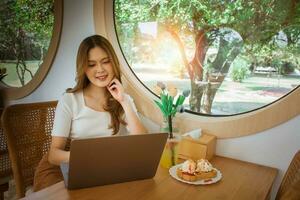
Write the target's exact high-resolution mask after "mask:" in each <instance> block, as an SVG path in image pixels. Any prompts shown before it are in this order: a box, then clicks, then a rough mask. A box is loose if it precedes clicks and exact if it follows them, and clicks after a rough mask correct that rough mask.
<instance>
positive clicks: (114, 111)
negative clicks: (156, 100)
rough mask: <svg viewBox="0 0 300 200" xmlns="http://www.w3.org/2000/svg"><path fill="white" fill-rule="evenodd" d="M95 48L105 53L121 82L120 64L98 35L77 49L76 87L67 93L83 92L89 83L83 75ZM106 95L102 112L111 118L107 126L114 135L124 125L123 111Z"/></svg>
mask: <svg viewBox="0 0 300 200" xmlns="http://www.w3.org/2000/svg"><path fill="white" fill-rule="evenodd" d="M95 47H100V48H101V49H103V50H104V51H105V52H106V53H107V55H108V57H109V59H110V60H111V62H112V67H113V72H114V76H115V78H116V79H118V80H119V81H120V82H121V70H120V64H119V61H118V58H117V56H116V53H115V51H114V49H113V47H112V45H111V44H110V42H109V41H108V40H107V39H105V38H104V37H102V36H100V35H93V36H90V37H87V38H85V39H84V40H83V41H82V42H81V44H80V46H79V48H78V52H77V60H76V85H75V87H74V88H69V89H67V92H69V93H75V92H77V91H80V90H83V89H84V88H86V87H87V86H88V85H89V83H90V81H89V79H88V78H87V76H86V75H85V69H86V67H87V66H88V53H89V51H90V50H91V49H93V48H95ZM107 94H108V95H107V98H106V106H105V107H104V110H105V111H107V112H109V114H110V116H111V124H110V125H109V128H112V129H113V135H115V134H117V133H118V132H119V130H120V123H121V124H126V123H125V122H124V121H123V120H122V116H123V115H124V110H123V108H122V106H121V104H120V103H119V102H118V101H117V100H115V99H114V98H113V97H112V95H111V94H110V92H109V91H107Z"/></svg>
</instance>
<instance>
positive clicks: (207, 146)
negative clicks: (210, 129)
mask: <svg viewBox="0 0 300 200" xmlns="http://www.w3.org/2000/svg"><path fill="white" fill-rule="evenodd" d="M216 142H217V138H216V136H213V135H209V134H202V136H201V137H200V138H199V139H193V138H192V137H190V136H184V137H182V140H181V141H180V143H179V147H178V158H179V159H184V160H186V159H193V160H198V159H201V158H204V159H207V160H210V159H211V158H212V157H213V156H214V155H215V150H216Z"/></svg>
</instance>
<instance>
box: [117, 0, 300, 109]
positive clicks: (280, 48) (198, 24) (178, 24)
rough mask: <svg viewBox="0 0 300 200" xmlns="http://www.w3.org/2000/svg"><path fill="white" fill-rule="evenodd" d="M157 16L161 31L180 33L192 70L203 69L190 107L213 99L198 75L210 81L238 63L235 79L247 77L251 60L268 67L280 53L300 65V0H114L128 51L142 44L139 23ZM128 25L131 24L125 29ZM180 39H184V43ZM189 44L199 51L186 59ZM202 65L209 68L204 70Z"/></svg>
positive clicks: (281, 64)
mask: <svg viewBox="0 0 300 200" xmlns="http://www.w3.org/2000/svg"><path fill="white" fill-rule="evenodd" d="M153 21H156V22H157V23H158V35H159V34H161V33H163V32H172V34H171V35H172V36H174V35H175V36H177V40H179V42H178V44H179V45H178V46H177V47H179V49H180V48H181V59H182V60H181V63H184V65H185V69H186V70H187V71H188V72H190V71H192V72H193V73H196V72H197V73H198V74H197V76H196V77H195V76H191V75H190V79H191V83H192V84H191V85H192V86H191V88H192V90H191V98H190V107H191V108H192V109H193V110H194V108H195V110H194V111H200V110H203V109H200V108H198V106H204V107H205V105H201V104H203V102H206V99H205V97H207V99H209V100H211V102H208V104H212V101H213V98H214V96H215V93H212V92H209V94H210V95H211V96H209V95H207V94H204V93H203V91H207V90H205V89H204V90H202V89H201V90H200V89H199V88H197V84H195V80H196V81H199V82H201V81H205V79H206V77H209V76H208V74H209V73H221V74H223V75H226V74H227V73H228V71H229V69H230V68H235V69H233V70H231V71H232V75H233V76H234V79H235V80H237V81H242V80H243V79H244V78H245V77H246V75H247V73H248V72H247V70H246V68H247V67H246V66H251V68H252V69H253V70H254V69H255V68H256V67H258V66H261V67H269V66H272V64H274V60H275V59H278V60H279V62H278V63H279V65H278V67H279V68H282V69H284V68H287V67H289V66H288V65H286V64H284V63H293V66H295V67H296V68H300V65H299V63H300V60H299V52H300V28H299V27H300V2H298V1H294V0H288V1H286V0H278V1H274V0H262V1H259V3H257V1H254V0H250V1H249V0H235V1H232V0H214V1H211V0H201V1H199V0H168V1H166V0H163V1H159V0H147V1H146V0H132V1H126V0H115V22H116V25H117V26H116V28H117V33H118V35H119V40H120V44H121V46H122V48H123V47H126V50H125V54H127V55H134V54H135V53H134V52H133V51H132V49H136V48H139V46H140V45H141V44H140V43H141V39H140V38H139V36H140V35H139V34H140V33H139V31H138V25H139V23H141V22H153ZM125 26H126V27H130V28H129V29H125V28H124V27H125ZM201 31H203V32H204V36H203V38H205V39H202V40H200V39H199V38H201V37H202V35H200V34H199V33H201ZM174 38H176V37H174ZM174 40H176V39H174ZM160 42H164V41H160ZM154 43H155V42H154V41H153V42H152V43H150V45H152V44H154ZM180 43H182V44H183V45H182V46H180ZM175 45H176V44H175ZM174 47H176V46H174ZM210 47H211V49H213V50H215V52H216V53H214V54H215V55H214V56H212V55H211V53H207V52H208V51H207V49H209V48H210ZM190 48H194V49H195V53H194V56H192V57H190V58H189V59H188V61H187V62H186V61H185V59H186V57H188V56H186V55H187V49H190ZM123 50H124V48H123ZM147 54H151V52H147ZM184 54H185V55H184ZM129 57H130V56H129ZM153 57H157V56H153ZM203 57H204V58H205V59H202V58H203ZM239 57H243V58H244V60H246V61H247V63H245V66H244V67H237V68H236V67H234V65H232V63H234V62H235V60H236V59H237V58H239ZM191 58H192V59H191ZM201 59H202V60H201ZM136 60H139V59H136ZM203 60H205V61H203ZM195 63H196V67H195V66H192V67H194V68H193V70H190V71H189V67H190V66H191V64H195ZM201 70H204V73H199V72H201ZM281 71H282V70H281ZM283 71H284V70H283ZM193 75H195V74H193ZM191 99H192V101H191ZM192 104H193V105H192ZM195 105H197V106H195ZM206 107H208V108H209V107H210V106H206ZM207 112H209V110H208V111H207Z"/></svg>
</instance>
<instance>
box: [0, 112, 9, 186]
mask: <svg viewBox="0 0 300 200" xmlns="http://www.w3.org/2000/svg"><path fill="white" fill-rule="evenodd" d="M2 112H3V110H2V109H0V116H1V115H2ZM6 140H7V139H6V136H5V135H4V131H3V126H2V123H0V179H3V178H4V179H9V178H10V175H11V174H12V171H11V164H10V160H9V156H8V148H7V142H6ZM5 181H8V180H5ZM0 184H2V181H0Z"/></svg>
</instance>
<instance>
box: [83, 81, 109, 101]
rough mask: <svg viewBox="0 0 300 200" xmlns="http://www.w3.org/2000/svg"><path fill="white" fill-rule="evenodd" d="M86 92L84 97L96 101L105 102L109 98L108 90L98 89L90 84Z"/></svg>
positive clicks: (85, 89)
mask: <svg viewBox="0 0 300 200" xmlns="http://www.w3.org/2000/svg"><path fill="white" fill-rule="evenodd" d="M83 90H84V95H85V96H89V97H91V98H93V99H95V100H103V99H106V97H107V89H106V88H104V87H97V86H94V85H93V84H89V85H88V86H87V87H86V88H84V89H83Z"/></svg>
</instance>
